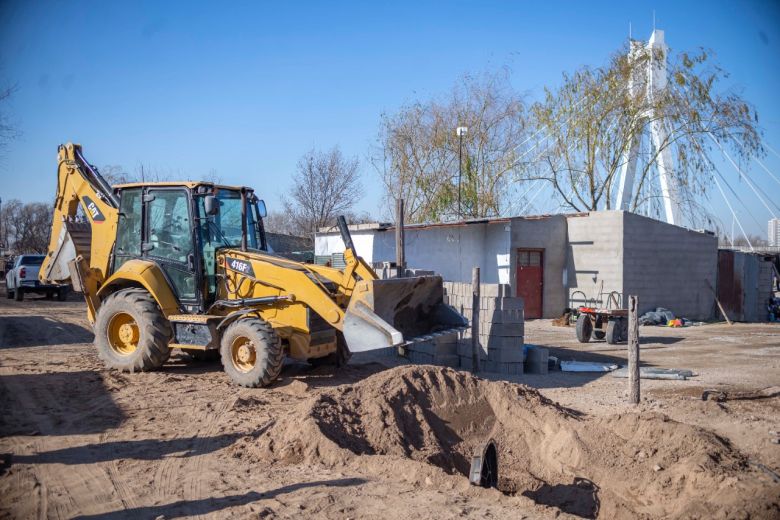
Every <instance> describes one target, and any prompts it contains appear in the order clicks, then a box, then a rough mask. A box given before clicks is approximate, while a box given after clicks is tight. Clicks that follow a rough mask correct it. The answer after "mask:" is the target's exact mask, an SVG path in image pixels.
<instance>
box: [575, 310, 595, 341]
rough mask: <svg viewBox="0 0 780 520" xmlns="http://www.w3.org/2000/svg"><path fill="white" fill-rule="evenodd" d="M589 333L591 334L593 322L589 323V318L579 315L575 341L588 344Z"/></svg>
mask: <svg viewBox="0 0 780 520" xmlns="http://www.w3.org/2000/svg"><path fill="white" fill-rule="evenodd" d="M591 332H593V322H591V321H590V316H588V315H587V314H580V316H579V318H577V340H578V341H579V342H580V343H587V342H589V341H590V334H591Z"/></svg>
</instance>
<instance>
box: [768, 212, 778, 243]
mask: <svg viewBox="0 0 780 520" xmlns="http://www.w3.org/2000/svg"><path fill="white" fill-rule="evenodd" d="M767 240H768V241H769V245H770V246H775V247H780V218H773V219H772V220H770V221H769V224H768V225H767Z"/></svg>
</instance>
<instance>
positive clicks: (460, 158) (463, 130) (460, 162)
mask: <svg viewBox="0 0 780 520" xmlns="http://www.w3.org/2000/svg"><path fill="white" fill-rule="evenodd" d="M468 131H469V129H468V127H465V126H459V127H458V128H456V129H455V133H456V134H458V218H460V219H462V218H463V209H462V207H461V198H462V197H461V188H460V185H461V177H462V176H463V134H465V133H467V132H468Z"/></svg>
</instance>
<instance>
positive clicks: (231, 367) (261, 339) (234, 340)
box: [220, 318, 284, 388]
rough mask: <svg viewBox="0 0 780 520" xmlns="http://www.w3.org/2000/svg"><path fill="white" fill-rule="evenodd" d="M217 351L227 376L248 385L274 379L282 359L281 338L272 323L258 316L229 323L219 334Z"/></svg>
mask: <svg viewBox="0 0 780 520" xmlns="http://www.w3.org/2000/svg"><path fill="white" fill-rule="evenodd" d="M220 354H221V356H222V366H223V367H224V369H225V372H226V373H227V375H228V376H230V379H232V380H233V382H235V383H236V384H239V385H241V386H245V387H248V388H257V387H261V386H268V385H270V384H271V383H273V382H274V381H275V380H276V378H277V377H278V376H279V373H280V372H281V371H282V362H283V361H284V349H283V348H282V341H281V340H280V339H279V336H278V335H277V334H276V332H275V331H274V329H273V327H271V325H270V324H269V323H268V322H267V321H265V320H263V319H260V318H244V319H239V320H238V321H235V322H233V323H231V324H230V325H229V326H228V328H227V329H226V330H225V333H224V334H223V335H222V341H221V348H220Z"/></svg>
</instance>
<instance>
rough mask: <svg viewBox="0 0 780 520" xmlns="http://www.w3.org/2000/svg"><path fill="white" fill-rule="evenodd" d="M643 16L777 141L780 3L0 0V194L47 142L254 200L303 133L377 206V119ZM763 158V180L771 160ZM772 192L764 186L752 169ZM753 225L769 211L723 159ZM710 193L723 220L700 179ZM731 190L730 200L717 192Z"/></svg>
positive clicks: (602, 50)
mask: <svg viewBox="0 0 780 520" xmlns="http://www.w3.org/2000/svg"><path fill="white" fill-rule="evenodd" d="M654 10H655V13H656V14H655V16H656V25H657V27H658V28H659V29H664V30H665V31H666V39H667V43H668V44H669V45H670V46H671V47H672V49H673V50H686V49H695V48H697V47H699V46H704V47H708V48H711V49H713V50H714V51H715V52H716V53H717V57H718V61H719V63H720V64H721V65H722V66H723V67H724V68H725V69H726V70H728V71H729V72H730V73H731V76H730V78H729V79H728V85H727V86H728V87H729V88H735V89H738V90H739V91H741V92H742V94H743V95H744V96H745V97H746V98H747V99H748V100H749V101H750V102H752V103H753V104H754V105H755V106H756V108H757V110H758V113H759V115H760V123H761V126H762V127H763V129H764V131H765V139H766V142H767V143H769V144H770V145H771V146H773V147H774V148H775V149H776V150H777V151H780V104H778V92H780V3H778V2H774V1H745V2H734V1H728V2H727V1H706V2H681V1H675V2H664V1H659V2H614V3H609V2H554V1H547V2H476V1H475V2H419V1H418V2H409V3H405V2H388V3H380V2H354V3H353V2H316V3H315V2H312V3H309V2H298V3H296V2H278V3H277V2H274V3H272V2H246V3H244V2H220V3H205V2H157V1H153V2H115V1H103V2H83V1H77V0H73V1H69V2H64V1H63V2H45V1H37V2H30V1H16V2H15V1H11V0H3V1H1V2H0V78H2V79H3V80H4V81H5V82H6V83H13V84H16V85H17V87H18V88H17V91H16V92H15V94H14V96H13V98H12V100H11V102H10V104H9V105H8V107H7V111H8V113H9V116H10V117H11V119H12V120H13V121H14V122H15V123H16V125H17V126H18V129H19V130H20V132H21V135H20V137H19V138H18V139H17V140H16V141H14V142H13V143H12V144H11V145H10V147H9V149H8V150H7V151H6V153H5V156H4V157H3V158H2V159H1V160H0V197H2V198H3V199H5V200H7V199H11V198H20V199H23V200H47V199H49V198H50V196H52V195H53V193H54V188H55V185H54V172H55V165H56V161H55V158H56V147H57V145H58V144H59V143H61V142H64V141H68V140H72V141H75V142H80V143H81V144H82V145H83V146H84V152H85V155H86V157H87V158H88V159H89V160H90V162H92V163H94V164H96V165H98V166H102V165H106V164H116V165H122V166H123V167H124V168H126V169H128V170H132V169H133V168H134V167H135V166H136V165H137V164H138V163H140V162H143V163H144V164H147V165H150V166H152V167H154V168H159V169H161V170H164V171H174V172H181V176H182V177H188V178H197V177H200V176H202V175H205V174H206V173H207V172H209V171H210V170H216V171H217V173H218V175H219V176H220V177H221V178H222V180H223V181H224V182H230V183H242V184H248V185H252V186H254V187H255V188H256V189H257V190H258V192H259V193H260V194H261V196H263V197H264V198H265V199H266V201H267V203H268V206H269V208H271V209H272V208H274V207H278V198H279V195H280V194H282V193H284V192H286V191H287V190H288V189H289V186H290V180H289V178H290V176H291V174H292V173H293V172H294V170H295V165H296V163H297V161H298V158H299V157H300V156H301V155H302V154H303V153H305V152H306V151H307V150H309V149H310V148H312V147H318V148H327V147H330V146H332V145H334V144H338V145H339V146H341V148H342V149H343V151H344V152H345V153H346V154H348V155H356V156H358V157H359V158H360V159H361V162H362V171H363V174H364V177H365V180H364V185H365V186H366V190H365V193H364V194H363V197H362V198H361V199H360V201H359V203H358V208H359V209H361V210H365V211H369V212H372V213H373V214H375V215H377V216H379V211H378V205H379V200H380V195H381V192H380V189H379V186H378V182H377V179H376V177H375V174H374V172H373V170H372V168H371V167H370V165H369V164H368V161H367V160H366V154H367V151H368V149H369V147H370V146H371V145H372V144H373V143H374V140H375V136H376V133H377V130H378V124H379V117H380V114H381V113H382V112H383V111H394V110H396V109H397V108H398V107H399V106H400V105H401V104H403V103H404V102H406V101H409V100H412V99H415V98H427V97H430V96H435V95H438V94H440V93H442V92H445V91H446V90H447V89H449V88H450V87H451V86H452V85H453V83H454V82H455V81H456V80H457V79H458V77H460V76H461V75H462V74H463V73H466V72H482V71H486V70H495V69H496V68H498V67H502V66H508V67H510V68H511V70H512V83H513V85H514V87H515V88H517V89H518V90H520V91H522V92H524V93H526V94H527V95H528V98H529V100H534V99H536V98H537V97H538V96H539V94H540V93H541V91H542V88H543V87H544V86H545V85H555V84H557V83H558V82H559V80H560V76H561V73H562V72H563V71H572V70H574V69H576V68H577V67H579V66H582V65H585V64H590V65H600V64H603V63H604V62H605V61H606V60H607V57H608V56H609V54H610V53H611V52H613V51H615V50H616V49H618V48H619V47H620V45H621V44H622V43H623V42H624V41H625V39H626V37H627V35H628V26H629V22H631V24H632V27H633V34H634V36H635V37H641V38H647V37H648V36H649V35H650V31H651V30H652V24H653V22H652V20H653V11H654ZM765 163H766V164H767V166H769V167H770V169H771V170H772V171H773V172H774V173H775V175H776V176H778V178H780V158H778V157H777V156H775V155H772V154H771V153H770V154H769V155H768V156H767V157H766V158H765ZM752 172H753V173H752V176H753V177H752V178H753V179H754V180H755V182H756V183H757V184H758V185H760V186H762V188H763V189H765V190H766V191H767V193H768V194H769V196H771V197H773V198H774V200H776V201H780V184H778V183H777V182H775V181H774V180H772V179H771V178H770V177H769V176H768V175H766V174H765V173H764V172H763V171H762V170H760V169H758V168H757V167H754V168H753V169H752ZM724 174H725V175H726V176H727V177H729V178H730V179H732V185H733V186H735V187H736V188H737V190H738V191H739V193H740V194H742V195H743V196H742V199H743V200H745V202H746V203H747V205H748V206H750V211H751V212H752V213H753V215H754V217H755V219H756V220H757V221H758V223H756V222H754V221H753V220H752V218H751V217H748V216H747V215H746V214H745V211H744V209H740V210H739V211H740V212H741V213H742V216H741V218H742V220H743V224H745V226H746V228H747V229H748V230H749V232H752V233H757V234H761V235H762V236H764V235H765V234H766V220H767V219H768V218H770V214H769V212H768V211H766V210H765V209H764V208H763V206H761V204H760V203H759V201H758V200H757V199H756V198H755V196H754V195H752V193H751V192H749V190H748V188H747V187H746V186H745V185H744V183H739V182H738V181H737V176H736V174H734V172H733V171H728V170H726V169H725V167H724ZM712 200H713V205H714V207H715V209H716V211H717V212H718V213H720V214H721V216H722V218H723V220H724V221H728V222H729V223H730V222H731V218H730V216H727V215H728V210H727V209H725V206H724V205H723V203H722V201H721V200H720V198H719V195H718V194H717V192H715V191H713V194H712ZM734 203H735V204H738V203H736V202H734Z"/></svg>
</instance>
